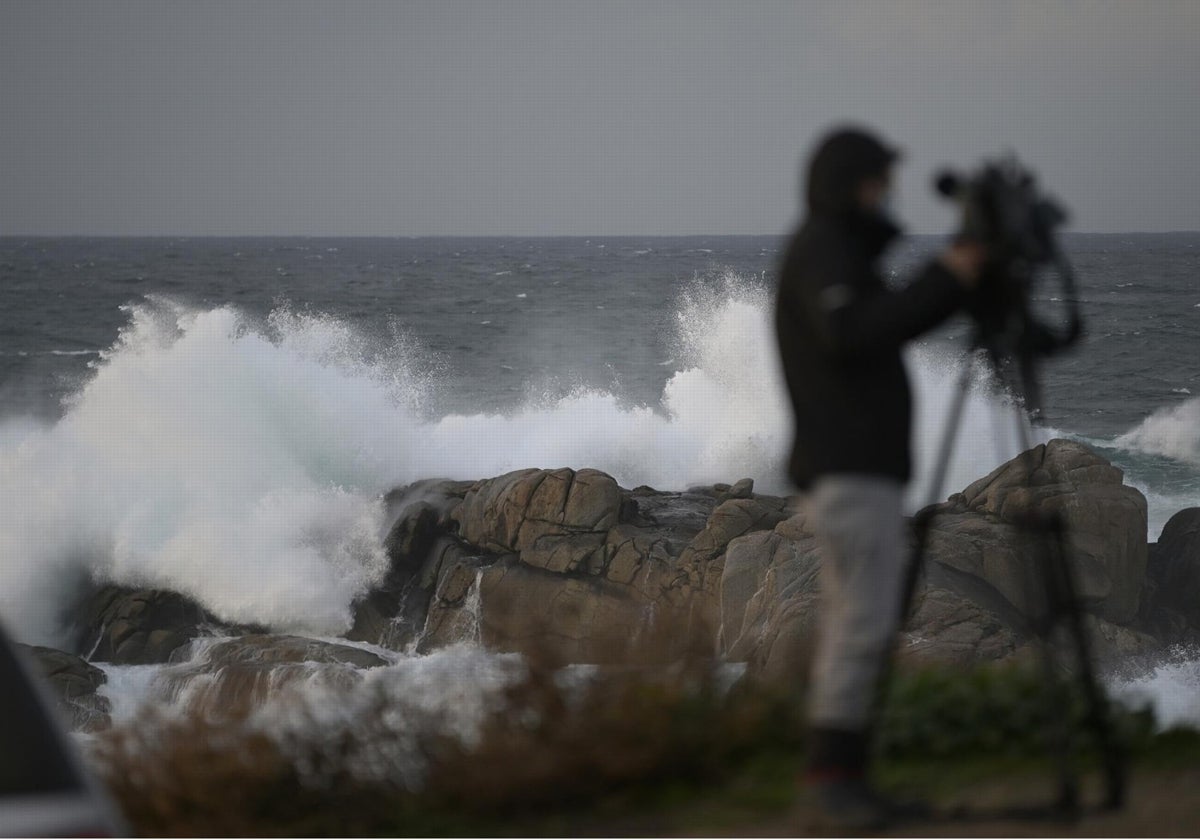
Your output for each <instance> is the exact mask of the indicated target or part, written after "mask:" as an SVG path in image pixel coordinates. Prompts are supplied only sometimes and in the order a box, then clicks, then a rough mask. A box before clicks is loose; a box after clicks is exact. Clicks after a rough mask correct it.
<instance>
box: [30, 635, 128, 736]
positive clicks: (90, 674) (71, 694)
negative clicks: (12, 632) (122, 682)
mask: <svg viewBox="0 0 1200 840" xmlns="http://www.w3.org/2000/svg"><path fill="white" fill-rule="evenodd" d="M16 647H18V648H20V649H21V650H23V651H25V653H26V654H27V655H28V656H29V658H30V660H32V662H33V664H34V666H35V667H36V668H37V670H38V671H39V672H40V673H41V675H42V677H44V678H45V682H46V685H47V686H49V688H50V692H51V694H52V695H53V696H54V698H55V700H56V701H57V705H58V710H59V713H60V714H61V715H62V717H63V719H64V722H65V723H66V724H67V725H68V726H69V728H70V729H71V730H73V731H78V732H97V731H99V730H101V729H107V728H108V727H109V726H110V725H111V724H112V719H111V718H110V717H109V712H111V711H112V704H111V703H110V702H109V700H108V698H107V697H104V696H102V695H100V694H98V693H97V691H98V690H99V689H100V687H101V686H103V685H104V684H105V683H106V682H107V681H108V677H107V676H106V675H105V673H104V672H103V671H101V670H100V669H99V668H97V667H96V666H94V665H90V664H88V663H87V662H85V661H84V660H83V659H81V658H80V657H78V656H75V655H74V654H71V653H67V652H66V651H61V650H55V649H54V648H48V647H36V646H29V645H21V644H18V645H16Z"/></svg>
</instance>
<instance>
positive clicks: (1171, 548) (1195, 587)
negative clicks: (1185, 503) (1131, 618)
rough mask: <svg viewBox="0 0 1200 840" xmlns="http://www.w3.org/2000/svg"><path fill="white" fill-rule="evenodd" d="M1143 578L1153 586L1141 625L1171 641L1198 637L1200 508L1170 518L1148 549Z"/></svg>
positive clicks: (1199, 625) (1187, 510)
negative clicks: (1146, 566) (1148, 553)
mask: <svg viewBox="0 0 1200 840" xmlns="http://www.w3.org/2000/svg"><path fill="white" fill-rule="evenodd" d="M1148 566H1149V568H1148V572H1147V576H1148V578H1149V581H1150V584H1151V586H1152V587H1153V594H1152V596H1151V598H1150V599H1149V607H1150V608H1149V609H1148V610H1146V611H1145V613H1146V614H1145V620H1144V621H1143V623H1144V624H1149V625H1150V627H1152V628H1154V629H1157V630H1158V631H1159V632H1160V633H1162V634H1163V635H1166V636H1167V637H1168V638H1170V639H1171V641H1194V640H1195V638H1196V637H1197V636H1200V507H1194V508H1186V509H1185V510H1181V511H1179V512H1178V513H1176V514H1175V515H1174V516H1172V517H1171V518H1170V519H1169V520H1168V521H1167V524H1166V525H1165V526H1164V527H1163V530H1162V534H1161V535H1160V536H1159V538H1158V542H1157V543H1155V544H1153V545H1151V546H1150V557H1149V563H1148Z"/></svg>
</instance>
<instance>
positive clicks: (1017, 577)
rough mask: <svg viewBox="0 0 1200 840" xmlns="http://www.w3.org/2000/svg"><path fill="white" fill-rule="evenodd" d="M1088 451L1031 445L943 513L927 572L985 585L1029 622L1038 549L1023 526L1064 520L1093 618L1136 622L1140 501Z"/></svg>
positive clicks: (1036, 600) (1038, 591)
mask: <svg viewBox="0 0 1200 840" xmlns="http://www.w3.org/2000/svg"><path fill="white" fill-rule="evenodd" d="M1121 479H1122V474H1121V471H1120V470H1119V469H1117V468H1116V467H1113V466H1112V465H1111V464H1109V463H1108V462H1107V461H1105V460H1104V459H1103V458H1101V457H1100V456H1099V455H1096V454H1095V453H1094V452H1092V451H1091V450H1090V449H1088V448H1087V447H1086V446H1084V445H1083V444H1080V443H1076V442H1074V441H1067V440H1052V441H1050V442H1049V443H1048V444H1045V445H1040V446H1036V447H1034V448H1033V449H1031V450H1029V451H1028V452H1025V453H1023V454H1021V455H1019V456H1017V457H1016V458H1014V459H1012V460H1011V461H1009V462H1007V463H1006V464H1004V465H1002V466H1000V467H998V468H997V469H996V470H994V471H993V472H992V473H991V474H989V475H987V476H985V477H984V478H981V479H979V480H978V481H976V482H974V483H973V484H971V485H970V486H969V487H967V488H966V489H965V490H964V491H963V492H962V493H958V494H955V495H954V496H951V497H950V500H949V501H948V502H946V503H944V504H942V505H939V506H938V508H937V509H936V510H937V517H936V519H935V520H934V524H933V528H932V530H931V532H930V538H929V544H928V548H927V559H928V561H929V563H930V564H940V565H942V566H945V567H948V568H951V569H955V570H957V571H959V572H963V573H965V574H968V575H971V576H974V577H976V578H978V579H979V580H980V581H982V582H984V583H986V584H987V585H988V586H990V587H991V589H992V590H994V591H995V592H996V593H998V594H999V595H1000V596H1002V597H1003V598H1004V599H1006V600H1007V601H1008V602H1009V604H1010V605H1011V606H1012V607H1013V608H1015V609H1016V610H1017V611H1018V612H1020V613H1021V614H1023V615H1026V616H1033V615H1037V614H1039V613H1040V612H1042V611H1043V610H1044V607H1043V605H1042V604H1041V601H1040V599H1041V596H1042V593H1043V592H1044V587H1043V585H1042V580H1041V572H1040V570H1039V569H1037V568H1035V567H1034V566H1033V564H1031V563H1030V561H1029V558H1030V557H1033V556H1036V541H1035V539H1034V538H1033V537H1031V535H1030V534H1029V533H1028V532H1027V531H1026V530H1025V529H1023V528H1022V527H1020V524H1021V523H1022V522H1024V521H1026V520H1028V519H1030V518H1032V517H1046V516H1049V515H1052V514H1059V515H1061V516H1062V518H1063V521H1064V523H1065V526H1066V529H1067V536H1068V543H1067V552H1068V557H1069V560H1070V562H1071V567H1072V570H1073V572H1074V576H1075V583H1076V588H1077V592H1078V594H1079V596H1080V598H1081V599H1082V600H1083V603H1084V607H1085V609H1087V610H1088V611H1089V612H1092V613H1094V614H1095V615H1097V616H1098V617H1100V618H1103V619H1105V620H1106V621H1109V622H1112V623H1115V624H1129V623H1130V622H1132V621H1133V620H1134V619H1135V618H1136V617H1137V614H1138V607H1139V603H1140V598H1141V593H1142V586H1143V581H1144V579H1145V576H1146V561H1147V550H1146V499H1145V497H1144V496H1143V495H1142V494H1141V493H1140V492H1138V491H1137V490H1136V489H1134V488H1132V487H1127V486H1125V485H1124V484H1122V480H1121Z"/></svg>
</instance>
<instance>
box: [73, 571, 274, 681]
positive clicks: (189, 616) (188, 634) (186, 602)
mask: <svg viewBox="0 0 1200 840" xmlns="http://www.w3.org/2000/svg"><path fill="white" fill-rule="evenodd" d="M78 615H79V620H78V624H77V627H76V631H77V632H76V645H75V650H76V652H78V653H80V654H82V655H83V656H84V657H85V658H87V659H89V660H91V661H94V662H112V663H114V664H117V665H146V664H151V663H157V662H166V661H167V660H168V659H169V658H170V656H171V653H172V652H173V651H175V650H176V649H177V648H179V647H181V646H182V645H184V644H186V643H187V642H189V641H191V640H192V639H194V638H196V637H197V636H201V635H205V634H208V633H218V634H220V633H226V634H229V633H233V632H245V631H246V630H248V629H251V628H241V627H239V628H233V627H231V626H230V625H227V624H224V623H222V622H221V621H220V620H219V619H218V618H217V617H216V616H214V615H213V614H212V613H210V612H208V611H207V610H205V609H204V608H203V607H201V606H200V605H199V604H197V603H196V602H195V601H193V600H192V599H191V598H188V597H186V596H184V595H180V594H179V593H177V592H169V591H167V590H165V589H129V588H126V587H121V586H113V585H108V586H102V587H101V588H100V589H99V590H97V591H96V592H95V593H93V594H92V595H91V596H90V597H88V598H87V599H86V600H85V601H84V602H83V604H82V605H81V607H80V608H79V610H78Z"/></svg>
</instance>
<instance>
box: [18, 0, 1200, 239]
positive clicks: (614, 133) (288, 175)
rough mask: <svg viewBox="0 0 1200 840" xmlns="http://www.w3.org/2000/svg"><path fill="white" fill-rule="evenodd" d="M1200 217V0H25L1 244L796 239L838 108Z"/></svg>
mask: <svg viewBox="0 0 1200 840" xmlns="http://www.w3.org/2000/svg"><path fill="white" fill-rule="evenodd" d="M843 120H855V121H860V122H865V123H868V124H870V125H873V126H876V127H878V128H879V129H880V130H881V131H882V132H883V133H884V134H886V135H887V136H889V137H890V138H891V139H893V140H894V141H895V142H896V143H898V144H900V145H901V146H902V147H903V148H904V149H905V150H906V152H907V156H906V162H905V166H904V168H903V171H902V173H901V180H900V195H899V201H898V208H899V212H900V215H902V216H903V217H904V219H905V220H906V221H907V223H908V226H909V229H910V230H913V231H915V232H937V231H942V230H945V229H946V228H947V227H948V226H950V225H951V224H952V221H953V219H952V214H951V212H950V211H949V210H948V208H946V207H945V206H944V205H942V204H940V203H938V202H937V201H935V200H934V199H933V198H932V197H930V196H929V189H928V186H927V185H928V180H929V176H930V173H931V172H932V171H933V170H934V169H935V168H936V167H937V166H938V165H939V164H941V163H946V162H949V163H954V164H958V165H969V164H971V163H973V162H975V161H976V160H977V159H978V158H980V157H981V156H984V155H988V154H995V153H997V152H999V151H1002V150H1003V149H1005V148H1012V149H1014V150H1015V151H1017V152H1018V153H1019V154H1020V155H1021V156H1022V157H1023V158H1024V159H1025V160H1026V161H1027V162H1028V163H1029V164H1030V165H1032V166H1033V167H1034V168H1035V169H1036V170H1037V171H1038V172H1039V173H1040V174H1041V176H1042V180H1043V182H1044V183H1045V184H1046V185H1047V186H1048V187H1049V188H1050V190H1051V191H1052V192H1054V193H1056V194H1058V195H1059V196H1060V197H1061V198H1062V199H1063V200H1064V201H1065V202H1066V203H1067V204H1068V205H1070V206H1071V207H1072V208H1073V210H1074V216H1075V218H1074V221H1073V225H1072V229H1074V230H1086V231H1130V230H1197V229H1200V2H1198V1H1197V0H1186V1H1185V2H1174V3H1169V2H1118V3H1112V2H1109V3H1093V2H1072V0H1062V2H1057V3H1052V2H1038V3H1023V2H997V1H996V0H984V2H960V1H959V0H954V2H903V0H889V1H888V2H878V3H866V2H847V1H846V0H842V2H835V3H816V2H814V3H794V2H788V3H771V2H752V1H751V0H731V2H726V3H707V2H699V0H687V2H628V3H626V2H604V0H584V2H494V3H488V2H483V0H473V1H472V2H452V1H451V2H446V0H438V2H433V1H432V0H431V2H414V3H404V2H390V3H356V2H323V3H300V2H274V1H273V0H255V2H238V3H225V2H213V1H212V0H206V2H186V3H185V2H176V3H172V2H158V1H156V2H90V3H84V2H79V3H66V4H64V3H57V2H45V0H36V1H35V2H14V0H0V234H15V233H21V234H24V233H45V234H70V233H86V234H192V235H199V234H247V235H251V234H346V235H419V234H518V235H519V234H529V235H558V234H590V235H603V234H621V233H632V234H677V233H777V232H781V231H783V230H785V229H786V228H787V227H788V226H789V225H791V224H792V223H793V222H794V221H795V219H796V214H797V195H798V184H797V173H798V168H799V161H800V157H801V155H802V154H804V153H805V152H806V151H807V150H808V149H809V148H810V146H811V144H812V143H813V141H814V140H815V138H816V137H818V136H819V135H820V134H821V133H822V132H823V131H824V130H825V129H826V128H827V127H828V126H829V125H830V124H832V123H834V122H838V121H843Z"/></svg>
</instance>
